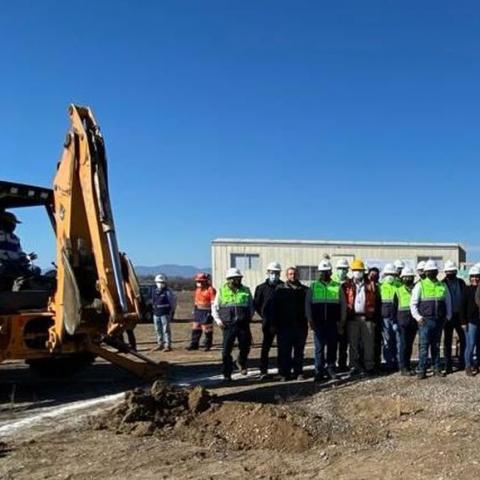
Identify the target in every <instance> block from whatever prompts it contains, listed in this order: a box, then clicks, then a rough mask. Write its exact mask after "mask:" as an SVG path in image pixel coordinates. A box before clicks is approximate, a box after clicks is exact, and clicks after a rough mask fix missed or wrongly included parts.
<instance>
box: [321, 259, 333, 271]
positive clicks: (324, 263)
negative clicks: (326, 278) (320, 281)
mask: <svg viewBox="0 0 480 480" xmlns="http://www.w3.org/2000/svg"><path fill="white" fill-rule="evenodd" d="M331 269H332V264H331V263H330V260H326V259H325V260H321V261H320V263H319V264H318V271H319V272H328V271H330V270H331Z"/></svg>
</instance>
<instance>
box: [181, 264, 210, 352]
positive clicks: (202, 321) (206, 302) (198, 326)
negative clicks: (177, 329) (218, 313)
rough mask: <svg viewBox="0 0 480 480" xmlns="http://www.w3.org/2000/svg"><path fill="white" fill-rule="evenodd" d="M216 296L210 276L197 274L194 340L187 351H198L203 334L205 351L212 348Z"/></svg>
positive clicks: (193, 324) (193, 323)
mask: <svg viewBox="0 0 480 480" xmlns="http://www.w3.org/2000/svg"><path fill="white" fill-rule="evenodd" d="M215 294H216V291H215V289H214V288H213V287H212V286H211V285H210V276H209V275H208V274H206V273H197V275H195V293H194V307H193V322H192V339H191V341H190V345H189V346H188V347H187V350H198V347H199V344H200V339H201V337H202V332H203V333H204V336H205V340H204V349H205V351H206V352H208V351H209V350H210V349H211V348H212V341H213V317H212V303H213V301H214V300H215Z"/></svg>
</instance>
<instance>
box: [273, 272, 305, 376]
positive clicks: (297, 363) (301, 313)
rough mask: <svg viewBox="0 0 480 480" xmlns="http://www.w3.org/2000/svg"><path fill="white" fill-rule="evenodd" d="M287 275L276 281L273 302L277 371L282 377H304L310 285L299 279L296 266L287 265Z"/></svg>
mask: <svg viewBox="0 0 480 480" xmlns="http://www.w3.org/2000/svg"><path fill="white" fill-rule="evenodd" d="M286 277H287V280H286V282H285V283H281V284H279V285H277V288H276V289H275V292H274V294H273V299H272V302H271V305H272V308H273V312H272V314H271V318H272V319H273V326H274V328H275V331H276V332H277V344H278V373H279V374H280V377H281V378H282V380H289V379H292V378H293V379H297V378H300V379H302V378H304V377H303V358H304V351H305V343H306V341H307V334H308V323H307V317H306V315H305V294H306V291H307V290H308V288H307V287H306V286H305V285H303V284H302V283H301V282H300V280H299V279H298V270H297V269H296V268H294V267H290V268H288V269H287V271H286Z"/></svg>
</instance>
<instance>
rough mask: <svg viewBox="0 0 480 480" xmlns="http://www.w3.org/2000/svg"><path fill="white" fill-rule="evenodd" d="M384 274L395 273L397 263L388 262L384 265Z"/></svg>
mask: <svg viewBox="0 0 480 480" xmlns="http://www.w3.org/2000/svg"><path fill="white" fill-rule="evenodd" d="M382 273H383V274H384V275H395V274H396V273H397V270H396V269H395V265H394V264H393V263H387V264H386V265H385V266H384V267H383V272H382Z"/></svg>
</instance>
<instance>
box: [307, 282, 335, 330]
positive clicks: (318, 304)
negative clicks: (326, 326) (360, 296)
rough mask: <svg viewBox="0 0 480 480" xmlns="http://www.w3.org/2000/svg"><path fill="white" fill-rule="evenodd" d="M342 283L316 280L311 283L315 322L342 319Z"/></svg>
mask: <svg viewBox="0 0 480 480" xmlns="http://www.w3.org/2000/svg"><path fill="white" fill-rule="evenodd" d="M341 288H342V287H341V285H340V283H338V282H336V281H334V280H330V281H329V282H328V283H325V282H321V281H318V280H317V281H315V282H313V283H312V284H311V285H310V290H311V298H312V300H311V303H312V306H311V307H312V319H313V321H314V322H324V321H334V322H339V321H340V313H341V312H340V289H341Z"/></svg>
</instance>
